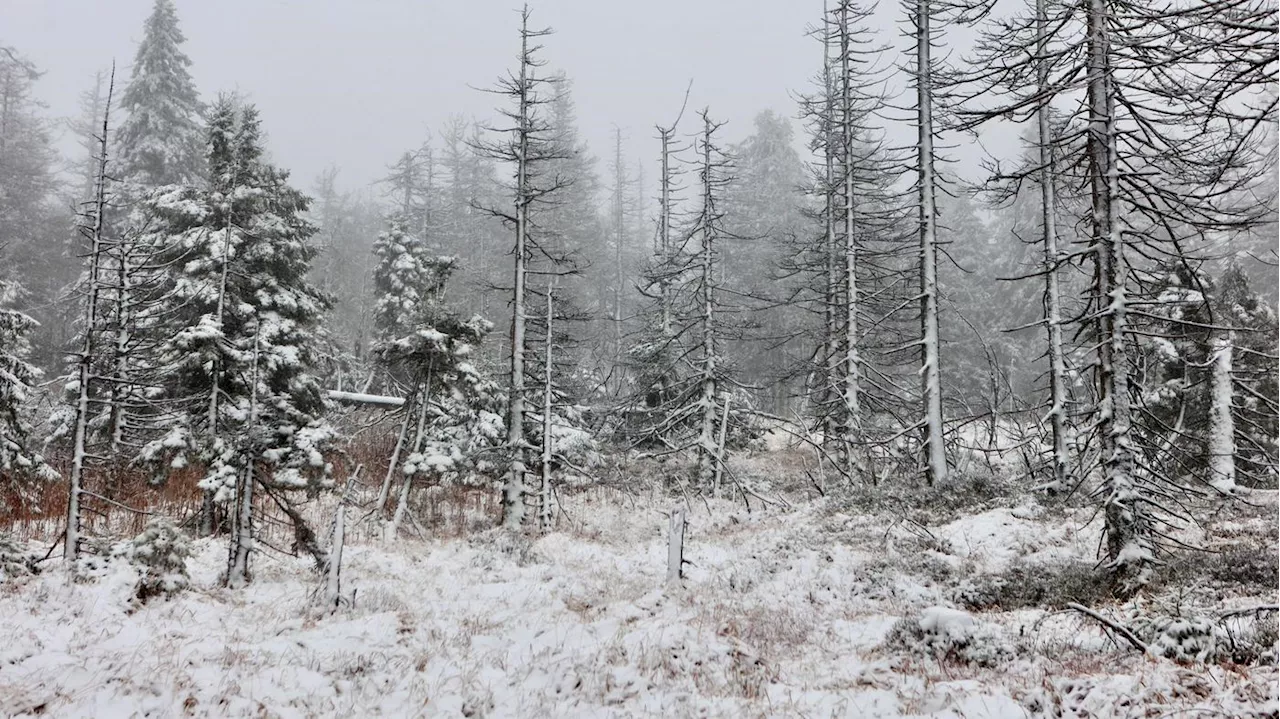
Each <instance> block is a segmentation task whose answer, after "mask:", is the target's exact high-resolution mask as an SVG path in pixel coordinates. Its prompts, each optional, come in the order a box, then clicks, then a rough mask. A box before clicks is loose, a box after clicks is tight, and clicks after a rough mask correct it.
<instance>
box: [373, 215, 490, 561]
mask: <svg viewBox="0 0 1280 719" xmlns="http://www.w3.org/2000/svg"><path fill="white" fill-rule="evenodd" d="M374 252H375V253H376V254H377V256H378V265H377V268H376V269H375V271H374V278H375V289H376V292H377V311H376V314H375V323H376V328H377V333H378V340H377V342H376V343H375V344H374V355H375V356H376V357H377V359H378V362H379V364H380V365H381V366H382V368H383V369H384V371H385V373H386V375H387V378H388V381H389V382H390V383H392V384H393V385H394V386H395V391H396V393H397V394H400V395H403V396H405V397H406V401H405V404H404V405H403V407H401V409H400V410H399V412H400V419H401V421H400V430H399V436H398V439H397V441H396V447H395V449H394V450H393V451H392V456H391V460H390V462H389V463H388V466H387V473H386V476H385V478H384V479H383V484H382V489H381V491H380V492H379V495H378V509H379V510H383V509H385V507H386V504H387V501H388V499H389V494H390V490H391V484H392V480H393V478H394V477H396V476H399V477H402V478H403V479H402V482H401V485H400V490H399V493H398V502H397V504H396V510H395V513H394V515H393V516H392V518H391V521H390V524H389V525H388V526H387V531H386V537H387V538H388V539H390V538H393V537H394V536H395V534H396V532H397V530H398V528H399V526H400V524H401V522H402V521H403V519H404V517H405V513H406V511H407V508H408V505H409V502H410V495H411V492H412V490H413V487H414V484H415V482H416V483H417V484H419V485H421V484H422V483H423V482H433V483H435V484H440V483H444V482H452V481H459V480H462V479H465V478H466V477H467V476H468V475H469V473H470V472H471V471H473V470H475V469H477V468H480V467H482V466H484V463H483V462H482V461H481V459H482V457H481V456H480V455H479V454H478V452H479V450H481V449H490V448H493V447H496V446H498V445H500V444H501V443H502V441H503V439H504V431H503V424H502V418H501V415H500V414H499V412H500V411H501V407H500V397H499V395H498V392H497V388H496V385H495V384H494V383H493V382H492V381H491V380H490V379H489V378H488V377H486V376H485V375H484V374H483V373H482V372H481V370H480V369H479V368H478V367H477V366H476V365H475V364H474V359H475V351H476V348H477V346H478V345H479V344H480V342H481V341H482V340H483V339H484V337H485V336H486V335H487V334H488V333H489V331H490V330H491V329H492V327H493V325H492V323H490V322H489V321H488V320H485V319H484V318H482V317H480V316H479V315H474V316H472V317H471V318H469V319H464V318H463V317H462V316H460V315H459V314H457V313H456V312H454V311H453V310H451V309H450V308H449V307H448V306H447V305H446V304H445V303H444V301H443V298H444V291H445V285H446V284H447V282H448V280H449V278H450V276H451V275H452V274H453V272H454V269H455V267H456V260H455V259H454V258H452V257H443V256H436V255H433V254H432V253H430V252H429V251H428V249H427V247H426V246H425V243H423V242H422V241H421V240H420V239H419V238H418V237H416V236H414V235H413V234H410V233H408V232H406V231H405V228H404V219H403V218H402V217H396V218H393V219H392V220H391V227H390V229H389V230H388V231H387V232H385V233H383V234H382V235H381V236H380V237H379V238H378V242H377V244H376V245H375V247H374Z"/></svg>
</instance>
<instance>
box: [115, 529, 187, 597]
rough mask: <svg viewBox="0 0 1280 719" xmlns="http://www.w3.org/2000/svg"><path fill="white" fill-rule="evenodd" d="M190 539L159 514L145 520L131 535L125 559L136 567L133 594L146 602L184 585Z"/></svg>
mask: <svg viewBox="0 0 1280 719" xmlns="http://www.w3.org/2000/svg"><path fill="white" fill-rule="evenodd" d="M190 556H191V546H190V542H189V541H188V540H187V538H186V536H185V535H184V534H183V533H182V531H181V530H179V529H178V528H177V527H176V526H174V524H173V522H171V521H169V520H168V519H165V518H163V517H159V518H156V519H153V520H151V521H150V522H148V523H147V527H146V529H145V530H143V532H142V534H139V535H138V536H136V537H134V538H133V546H132V547H131V548H130V551H129V561H130V563H131V564H133V566H134V567H135V568H137V570H138V574H139V576H138V585H137V597H138V599H139V600H140V601H143V602H145V601H147V600H148V599H151V598H152V597H156V596H168V595H173V594H176V593H178V592H180V591H182V590H184V589H186V588H187V587H188V586H190V583H191V579H190V577H189V576H188V575H187V558H188V557H190Z"/></svg>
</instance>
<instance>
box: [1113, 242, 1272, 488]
mask: <svg viewBox="0 0 1280 719" xmlns="http://www.w3.org/2000/svg"><path fill="white" fill-rule="evenodd" d="M1154 274H1156V275H1158V276H1157V277H1154V278H1153V280H1152V283H1153V286H1154V288H1158V291H1157V292H1156V294H1155V299H1154V301H1153V302H1151V303H1150V305H1149V308H1150V309H1149V312H1150V313H1151V314H1152V315H1153V316H1159V317H1162V318H1164V319H1163V320H1161V321H1156V320H1152V321H1151V322H1150V323H1149V324H1148V325H1146V326H1145V327H1144V329H1145V334H1144V336H1143V339H1142V343H1141V349H1142V352H1141V355H1140V361H1139V362H1137V363H1136V366H1137V368H1138V369H1137V371H1136V372H1135V376H1134V381H1135V384H1136V385H1138V386H1139V387H1141V388H1142V390H1143V392H1142V399H1143V401H1142V402H1141V403H1140V404H1139V405H1138V407H1137V413H1138V417H1139V420H1138V421H1137V422H1136V428H1135V431H1136V432H1139V433H1141V435H1142V437H1143V441H1141V442H1139V443H1138V445H1139V447H1140V448H1141V449H1142V452H1143V457H1142V462H1143V463H1144V464H1146V465H1149V466H1151V467H1153V468H1158V470H1159V471H1160V472H1161V473H1162V474H1165V475H1168V476H1173V477H1197V478H1200V479H1201V480H1202V481H1203V482H1205V483H1206V484H1208V485H1209V486H1210V487H1212V488H1213V489H1214V490H1216V491H1217V492H1219V493H1221V494H1224V495H1230V494H1232V493H1234V492H1235V491H1236V488H1237V479H1239V480H1241V481H1242V483H1244V484H1248V485H1253V486H1274V484H1275V467H1276V437H1275V430H1276V381H1275V370H1276V359H1275V353H1276V328H1275V313H1274V311H1273V310H1272V309H1271V308H1270V307H1268V306H1267V305H1266V304H1265V303H1264V302H1262V301H1261V298H1259V297H1258V296H1257V295H1255V294H1253V293H1252V292H1251V291H1250V290H1249V286H1248V283H1247V281H1246V280H1245V277H1244V273H1243V271H1242V270H1241V269H1240V267H1239V265H1238V264H1235V263H1232V264H1231V265H1229V266H1228V268H1227V269H1226V271H1225V272H1224V273H1223V275H1222V277H1221V278H1220V279H1219V280H1215V279H1213V278H1211V277H1210V276H1208V274H1207V272H1204V271H1203V270H1200V271H1196V270H1193V269H1192V268H1191V267H1189V266H1188V265H1186V264H1183V263H1170V264H1166V265H1163V266H1160V267H1158V268H1157V270H1156V272H1155V273H1154Z"/></svg>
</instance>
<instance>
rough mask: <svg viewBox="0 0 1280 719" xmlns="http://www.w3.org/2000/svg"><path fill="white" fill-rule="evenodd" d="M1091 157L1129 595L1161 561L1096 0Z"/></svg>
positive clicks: (1119, 542) (1105, 368)
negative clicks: (1135, 392)
mask: <svg viewBox="0 0 1280 719" xmlns="http://www.w3.org/2000/svg"><path fill="white" fill-rule="evenodd" d="M1088 21H1089V57H1088V67H1089V75H1088V77H1089V80H1088V88H1087V100H1088V103H1089V116H1090V120H1089V128H1088V153H1089V174H1090V178H1089V180H1090V194H1091V199H1092V208H1091V214H1092V217H1091V229H1092V233H1093V238H1092V239H1093V253H1094V262H1095V276H1094V279H1095V287H1094V292H1095V295H1096V296H1095V299H1096V301H1097V302H1098V304H1099V306H1098V308H1097V310H1098V311H1097V319H1096V321H1095V327H1096V328H1097V337H1096V341H1097V345H1098V350H1097V351H1098V362H1097V364H1096V368H1095V371H1094V373H1095V377H1096V382H1097V387H1098V415H1099V416H1098V425H1097V426H1098V434H1099V440H1100V442H1099V448H1100V450H1101V453H1102V475H1103V486H1102V488H1101V493H1102V494H1103V496H1104V497H1105V499H1104V500H1103V501H1104V516H1105V529H1104V532H1105V537H1106V542H1105V544H1106V552H1107V556H1106V559H1107V566H1108V567H1109V568H1110V569H1111V571H1112V572H1113V574H1114V576H1115V580H1116V583H1117V588H1118V589H1119V591H1120V593H1121V594H1130V593H1133V592H1135V591H1137V590H1138V589H1140V588H1141V587H1142V586H1143V585H1145V584H1146V583H1147V581H1148V580H1149V574H1150V569H1151V566H1152V564H1153V563H1154V556H1153V554H1152V546H1151V537H1150V529H1151V528H1150V518H1149V516H1148V514H1149V512H1148V508H1147V507H1146V500H1145V498H1144V497H1143V496H1142V493H1141V490H1140V489H1139V486H1138V484H1137V482H1136V480H1135V477H1134V468H1135V457H1134V450H1133V445H1132V440H1131V437H1130V432H1131V429H1132V416H1131V415H1132V413H1131V408H1130V398H1129V392H1130V388H1129V354H1128V351H1127V348H1126V344H1125V342H1126V337H1125V334H1126V332H1127V327H1126V321H1127V320H1126V298H1125V283H1126V279H1127V270H1126V266H1125V256H1124V235H1123V234H1122V232H1121V228H1120V222H1119V219H1118V217H1117V216H1116V215H1117V207H1116V204H1117V198H1118V195H1119V181H1120V178H1119V168H1118V166H1117V161H1116V142H1117V137H1116V119H1115V98H1114V92H1115V88H1114V85H1113V82H1114V80H1113V78H1112V68H1111V46H1110V36H1109V30H1108V28H1107V21H1108V8H1107V4H1106V0H1089V5H1088Z"/></svg>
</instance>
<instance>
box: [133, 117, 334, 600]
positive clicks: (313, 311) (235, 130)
mask: <svg viewBox="0 0 1280 719" xmlns="http://www.w3.org/2000/svg"><path fill="white" fill-rule="evenodd" d="M207 146H208V153H207V161H208V168H209V181H208V183H207V185H204V186H189V185H188V186H179V187H175V188H173V189H171V190H169V191H167V192H164V193H160V194H158V195H156V196H153V197H152V198H150V199H149V200H148V201H147V202H148V205H149V207H148V211H149V212H150V213H152V214H153V215H154V216H156V217H159V218H162V219H163V227H164V229H163V230H160V231H157V232H155V233H153V234H152V236H151V237H150V240H151V241H152V242H153V243H155V246H156V247H157V250H156V254H157V257H158V258H160V259H161V260H162V263H161V266H162V267H165V268H166V272H167V273H168V276H167V278H166V279H167V282H166V283H165V287H164V288H163V291H164V293H165V296H166V297H168V298H170V299H169V301H168V303H167V304H166V305H165V306H164V307H163V308H161V309H159V310H157V311H156V314H155V316H154V317H151V318H149V319H150V320H151V321H152V322H153V324H152V326H153V327H154V330H155V331H156V332H158V333H160V334H161V335H163V336H164V337H166V338H167V339H166V340H165V341H164V343H163V344H162V345H161V350H160V351H161V354H160V357H159V361H158V362H157V365H156V366H157V368H158V369H160V370H161V375H160V376H158V377H156V379H155V380H154V381H155V382H156V383H157V384H159V385H160V386H162V387H163V390H164V400H165V401H166V402H167V403H168V406H169V407H170V408H171V413H172V414H171V426H172V429H171V430H170V431H169V432H168V434H166V435H165V436H164V437H162V438H160V439H158V440H156V441H154V442H152V443H150V444H149V445H148V446H147V447H146V448H145V450H144V452H143V456H142V458H143V460H144V461H147V462H148V463H150V464H151V465H152V466H154V467H155V468H156V469H157V470H158V471H159V472H160V473H162V474H163V473H165V472H166V471H167V470H170V469H176V468H180V467H183V466H186V465H188V464H192V463H195V464H198V465H199V466H200V467H202V469H203V472H204V478H203V479H202V480H201V481H200V486H201V488H202V489H204V490H205V492H206V493H207V499H208V502H207V504H206V509H205V516H204V517H203V519H202V527H201V530H202V532H204V533H209V532H211V531H213V529H214V514H215V513H214V511H213V509H214V507H215V506H225V505H227V504H228V503H230V502H232V501H233V500H234V501H235V505H234V506H235V511H233V512H232V520H233V521H232V524H233V526H232V540H231V551H230V557H229V560H228V572H227V577H226V580H227V583H228V584H229V585H231V586H240V585H243V584H244V583H246V582H248V581H249V577H250V573H249V557H250V555H251V551H252V544H253V534H252V523H253V519H254V518H253V503H252V493H253V492H254V491H255V490H257V489H261V490H262V491H264V492H265V493H266V494H267V495H268V496H269V497H270V498H271V499H272V500H273V502H274V503H275V504H276V506H278V507H279V508H280V509H281V510H282V511H284V512H285V513H286V514H287V515H288V516H289V519H290V520H291V521H292V522H293V525H294V532H295V536H296V540H297V544H298V547H299V549H300V550H302V551H306V552H308V553H310V554H311V555H312V556H313V557H314V558H315V559H316V563H317V566H323V564H324V553H323V550H322V549H321V548H320V547H319V545H318V543H317V542H316V539H315V535H314V533H313V532H312V531H311V529H310V528H309V527H308V526H307V525H306V523H305V522H304V520H303V519H302V516H301V515H300V513H299V512H298V511H297V509H296V507H295V506H294V499H293V495H294V493H295V492H299V491H305V492H307V493H313V492H315V491H317V490H319V489H322V488H325V487H328V486H329V484H330V478H329V474H330V471H331V467H330V465H329V463H328V462H326V460H325V458H324V454H323V452H324V450H325V449H326V447H327V446H328V445H329V444H330V442H331V441H332V439H333V430H332V428H331V427H330V426H329V425H328V424H327V423H326V422H325V421H324V419H323V416H322V415H323V411H324V408H325V402H324V393H323V389H322V387H321V384H320V381H319V379H318V378H317V377H316V376H315V375H314V374H312V372H313V371H315V370H316V369H319V367H318V363H319V360H320V349H321V343H322V338H323V333H322V329H321V327H320V320H321V316H322V314H323V312H324V311H325V309H326V308H327V307H328V306H329V300H328V298H327V297H325V296H324V295H323V294H322V293H321V292H320V291H319V290H317V289H316V288H314V287H313V286H312V285H310V284H309V283H308V282H307V280H306V276H307V272H308V270H309V267H310V263H311V261H312V260H313V259H314V257H315V255H316V250H315V248H314V247H313V246H312V245H311V244H310V243H309V240H310V238H311V236H312V235H313V234H314V233H315V227H314V226H313V225H312V224H310V223H309V222H307V221H306V220H305V219H303V217H302V214H303V213H304V212H305V211H306V210H307V205H308V203H309V199H308V198H307V197H306V196H305V195H303V194H302V193H300V192H298V191H297V190H295V189H293V188H292V187H290V186H289V185H288V182H287V181H288V173H286V172H284V171H282V170H279V169H277V168H275V167H274V166H272V165H270V164H268V163H266V162H265V161H264V160H263V159H262V152H263V150H262V138H261V130H260V126H259V121H258V114H257V111H256V109H255V108H253V106H251V105H247V106H244V107H239V108H238V107H237V106H236V104H235V103H234V102H233V101H232V100H230V99H229V98H221V99H220V100H219V101H218V102H217V104H216V105H215V106H214V108H213V111H212V113H211V116H210V120H209V127H208V140H207Z"/></svg>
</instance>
